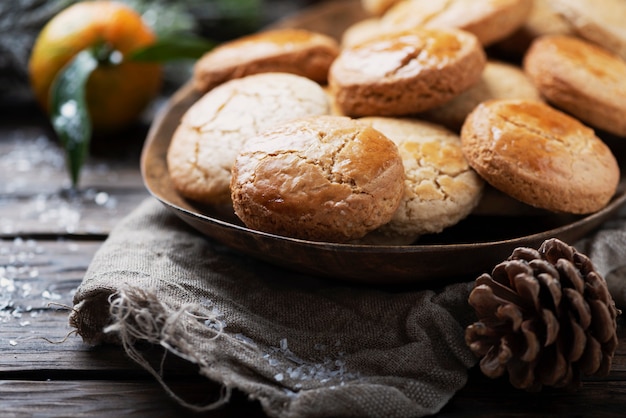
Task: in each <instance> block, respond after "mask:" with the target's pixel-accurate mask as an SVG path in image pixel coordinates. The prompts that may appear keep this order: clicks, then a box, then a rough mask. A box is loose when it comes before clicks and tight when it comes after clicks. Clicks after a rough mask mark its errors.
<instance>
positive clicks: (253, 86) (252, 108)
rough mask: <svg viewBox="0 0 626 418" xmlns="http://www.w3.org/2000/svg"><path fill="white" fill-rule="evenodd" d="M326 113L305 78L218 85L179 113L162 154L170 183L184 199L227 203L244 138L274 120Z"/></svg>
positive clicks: (259, 77)
mask: <svg viewBox="0 0 626 418" xmlns="http://www.w3.org/2000/svg"><path fill="white" fill-rule="evenodd" d="M329 112H330V105H329V101H328V97H327V95H326V93H325V92H324V90H323V89H322V87H321V86H320V85H319V84H317V83H315V82H313V81H311V80H309V79H308V78H305V77H301V76H297V75H293V74H287V73H264V74H256V75H251V76H248V77H244V78H238V79H234V80H231V81H228V82H226V83H224V84H221V85H219V86H218V87H216V88H214V89H213V90H211V91H209V92H208V93H206V94H205V95H204V96H202V97H201V98H200V99H199V100H198V101H197V102H196V103H194V104H193V105H192V106H191V107H190V108H189V109H188V110H187V112H186V113H185V115H184V116H183V118H182V120H181V122H180V125H179V126H178V128H177V130H176V131H175V132H174V135H173V137H172V141H171V143H170V146H169V149H168V153H167V166H168V171H169V175H170V178H171V180H172V184H173V186H174V187H175V189H176V190H177V191H178V192H179V193H180V194H181V195H182V196H184V197H186V198H189V199H192V200H195V201H198V202H202V203H206V204H227V203H229V202H230V190H229V184H230V177H231V167H232V165H233V162H234V161H235V157H236V156H237V154H238V153H239V150H240V149H241V147H242V145H243V144H244V143H245V142H246V141H247V140H248V138H250V137H252V136H254V135H256V134H257V133H258V132H259V131H261V130H263V129H266V128H269V127H271V126H272V125H274V124H275V123H278V122H283V121H286V120H290V119H294V118H298V117H303V116H312V115H321V114H327V113H329Z"/></svg>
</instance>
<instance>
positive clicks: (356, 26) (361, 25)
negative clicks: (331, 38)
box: [341, 17, 396, 48]
mask: <svg viewBox="0 0 626 418" xmlns="http://www.w3.org/2000/svg"><path fill="white" fill-rule="evenodd" d="M389 32H396V30H391V29H389V28H387V27H386V26H383V25H382V24H381V21H380V18H378V17H371V18H367V19H362V20H359V21H357V22H355V23H353V24H352V25H350V26H348V27H347V28H346V30H344V31H343V33H342V35H341V47H342V48H350V47H353V46H355V45H358V44H360V43H363V42H365V41H369V40H371V39H373V38H376V37H377V36H380V35H383V34H385V33H389Z"/></svg>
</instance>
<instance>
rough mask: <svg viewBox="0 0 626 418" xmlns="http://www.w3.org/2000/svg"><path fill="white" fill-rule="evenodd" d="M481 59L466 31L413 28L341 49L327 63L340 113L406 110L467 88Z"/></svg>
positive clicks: (481, 64)
mask: <svg viewBox="0 0 626 418" xmlns="http://www.w3.org/2000/svg"><path fill="white" fill-rule="evenodd" d="M485 62H486V55H485V52H484V50H483V48H482V47H481V45H480V44H479V43H478V40H477V39H476V37H475V36H474V35H472V34H470V33H468V32H464V31H460V30H456V29H426V28H415V29H411V30H406V31H401V32H396V33H393V34H385V35H381V36H379V37H377V38H375V39H372V40H370V41H367V42H364V43H361V44H358V45H355V46H353V47H350V48H344V49H343V50H342V51H341V53H340V54H339V56H338V57H337V59H336V60H335V61H334V62H333V64H332V65H331V67H330V71H329V85H330V88H331V92H332V94H333V95H334V96H335V102H336V104H337V106H338V108H339V109H340V110H341V112H342V113H343V114H345V115H348V116H352V117H358V116H401V115H409V114H414V113H417V112H422V111H425V110H428V109H431V108H433V107H436V106H439V105H442V104H443V103H445V102H447V101H449V100H451V99H452V98H454V97H455V96H457V95H458V94H460V93H462V92H463V91H465V90H467V89H469V88H470V87H471V86H473V85H474V84H476V83H477V82H478V81H479V80H480V76H481V74H482V71H483V69H484V66H485Z"/></svg>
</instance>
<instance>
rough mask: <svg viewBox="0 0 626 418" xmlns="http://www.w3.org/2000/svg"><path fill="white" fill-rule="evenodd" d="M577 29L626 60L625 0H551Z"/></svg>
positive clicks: (579, 32) (555, 7)
mask: <svg viewBox="0 0 626 418" xmlns="http://www.w3.org/2000/svg"><path fill="white" fill-rule="evenodd" d="M550 2H551V6H552V8H553V9H554V10H556V11H557V12H559V13H560V14H561V15H562V16H563V17H564V18H565V19H566V20H567V21H568V22H569V24H570V25H571V27H572V30H573V31H574V33H576V34H577V35H579V36H580V37H582V38H585V39H587V40H589V41H591V42H594V43H597V44H598V45H601V46H602V47H604V48H606V49H608V50H609V51H611V52H613V53H615V54H617V55H619V56H620V57H622V59H624V60H626V26H625V23H626V1H624V0H602V1H598V0H550Z"/></svg>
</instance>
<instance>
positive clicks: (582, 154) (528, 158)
mask: <svg viewBox="0 0 626 418" xmlns="http://www.w3.org/2000/svg"><path fill="white" fill-rule="evenodd" d="M461 142H462V146H463V152H464V154H465V156H466V158H467V159H468V161H469V163H470V165H471V166H472V167H473V168H474V169H475V170H476V171H477V172H478V174H480V176H481V177H483V178H484V179H485V180H486V181H487V182H488V183H489V184H491V185H492V186H493V187H495V188H496V189H498V190H500V191H502V192H504V193H506V194H507V195H509V196H511V197H514V198H515V199H518V200H520V201H522V202H524V203H526V204H529V205H531V206H535V207H538V208H542V209H547V210H550V211H554V212H565V213H573V214H586V213H592V212H595V211H598V210H600V209H602V208H603V207H604V206H606V204H607V203H608V202H609V201H610V199H611V197H612V196H613V195H614V194H615V191H616V189H617V185H618V182H619V178H620V171H619V166H618V164H617V161H616V160H615V157H614V156H613V153H612V152H611V150H610V149H609V148H608V147H607V145H606V144H605V143H604V142H602V140H601V139H600V138H598V137H597V136H596V135H595V133H594V131H593V130H592V129H590V128H588V127H586V126H585V125H583V124H582V123H581V122H579V121H578V120H577V119H575V118H573V117H571V116H569V115H567V114H565V113H563V112H561V111H559V110H557V109H554V108H552V107H550V106H548V105H547V104H545V103H541V102H537V101H530V100H492V101H487V102H484V103H482V104H480V105H479V106H478V107H477V108H476V109H475V110H474V111H473V112H472V113H471V114H470V115H469V116H468V117H467V120H466V121H465V123H464V124H463V128H462V129H461Z"/></svg>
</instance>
